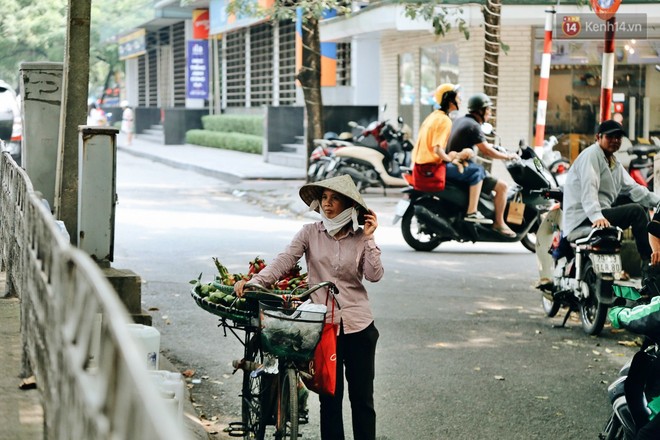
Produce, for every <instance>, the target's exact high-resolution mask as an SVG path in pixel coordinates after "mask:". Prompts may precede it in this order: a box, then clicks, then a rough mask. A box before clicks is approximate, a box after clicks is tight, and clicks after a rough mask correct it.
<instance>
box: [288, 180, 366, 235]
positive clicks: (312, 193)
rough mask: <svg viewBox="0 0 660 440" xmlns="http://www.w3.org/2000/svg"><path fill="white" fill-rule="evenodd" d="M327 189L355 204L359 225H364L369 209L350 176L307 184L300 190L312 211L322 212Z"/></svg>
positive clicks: (301, 196)
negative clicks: (365, 215) (322, 203)
mask: <svg viewBox="0 0 660 440" xmlns="http://www.w3.org/2000/svg"><path fill="white" fill-rule="evenodd" d="M325 189H331V190H333V191H335V192H337V193H339V194H341V195H343V196H344V197H347V198H349V199H351V200H352V201H353V202H355V206H354V208H355V215H356V219H357V223H358V224H360V225H363V224H364V214H366V213H367V212H369V208H368V207H367V204H366V203H365V202H364V199H362V196H361V195H360V192H359V191H358V189H357V187H356V186H355V183H354V182H353V179H351V177H350V176H347V175H345V174H344V175H341V176H337V177H331V178H329V179H325V180H321V181H319V182H313V183H308V184H305V185H303V186H302V187H301V188H300V191H299V194H300V198H301V199H302V201H303V202H305V204H306V205H307V206H309V207H310V209H312V210H314V211H316V212H320V202H321V196H322V195H323V191H324V190H325Z"/></svg>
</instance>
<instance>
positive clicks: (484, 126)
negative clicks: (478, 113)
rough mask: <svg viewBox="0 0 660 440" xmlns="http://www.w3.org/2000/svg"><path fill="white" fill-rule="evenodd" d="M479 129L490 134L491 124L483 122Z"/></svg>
mask: <svg viewBox="0 0 660 440" xmlns="http://www.w3.org/2000/svg"><path fill="white" fill-rule="evenodd" d="M481 131H482V132H483V133H484V134H485V135H489V134H492V133H493V125H492V124H489V123H488V122H484V123H483V124H481Z"/></svg>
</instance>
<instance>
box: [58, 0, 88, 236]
mask: <svg viewBox="0 0 660 440" xmlns="http://www.w3.org/2000/svg"><path fill="white" fill-rule="evenodd" d="M91 10H92V2H91V0H69V5H68V11H67V32H66V45H65V50H64V71H63V81H62V110H61V113H60V132H59V138H58V151H57V172H56V182H55V190H56V194H55V217H56V218H58V219H59V220H62V221H63V222H64V225H65V226H66V229H67V231H69V235H70V236H71V244H73V245H74V246H77V244H78V236H77V234H78V126H79V125H85V123H86V120H87V116H86V115H87V95H88V84H89V42H90V37H89V28H90V21H91Z"/></svg>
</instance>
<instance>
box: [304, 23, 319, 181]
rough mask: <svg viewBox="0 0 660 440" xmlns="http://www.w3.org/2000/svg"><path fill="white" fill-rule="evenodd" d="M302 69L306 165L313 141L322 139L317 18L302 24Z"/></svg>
mask: <svg viewBox="0 0 660 440" xmlns="http://www.w3.org/2000/svg"><path fill="white" fill-rule="evenodd" d="M302 45H303V49H302V67H301V68H300V71H299V72H298V81H300V86H301V87H302V90H303V96H304V99H305V144H306V145H307V163H306V167H305V169H307V168H308V167H309V156H310V155H311V154H312V150H313V149H314V139H319V138H322V137H323V99H322V97H321V38H320V30H319V21H318V19H317V18H311V17H307V18H306V19H305V21H304V22H303V24H302Z"/></svg>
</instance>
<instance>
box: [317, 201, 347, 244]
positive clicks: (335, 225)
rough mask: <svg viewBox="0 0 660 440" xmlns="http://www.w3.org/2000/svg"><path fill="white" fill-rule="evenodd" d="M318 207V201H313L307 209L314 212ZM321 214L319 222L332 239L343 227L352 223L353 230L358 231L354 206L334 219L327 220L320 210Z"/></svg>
mask: <svg viewBox="0 0 660 440" xmlns="http://www.w3.org/2000/svg"><path fill="white" fill-rule="evenodd" d="M318 206H320V204H319V201H318V200H314V201H313V202H312V203H311V204H310V205H309V209H310V210H312V211H314V210H315V209H316V208H317V207H318ZM319 213H320V214H321V220H322V221H323V226H325V229H326V231H328V234H330V236H331V237H334V236H335V235H336V234H337V232H339V231H341V230H342V228H343V227H344V226H346V225H347V224H348V223H350V222H353V230H354V231H357V229H358V227H359V226H358V212H357V209H355V207H354V206H351V207H350V208H346V209H344V210H343V211H342V212H340V213H339V214H337V216H335V218H328V217H326V216H325V212H323V210H322V209H319Z"/></svg>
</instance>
